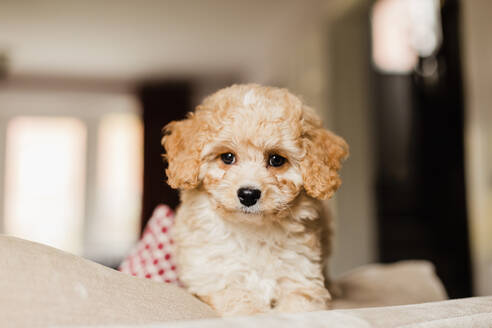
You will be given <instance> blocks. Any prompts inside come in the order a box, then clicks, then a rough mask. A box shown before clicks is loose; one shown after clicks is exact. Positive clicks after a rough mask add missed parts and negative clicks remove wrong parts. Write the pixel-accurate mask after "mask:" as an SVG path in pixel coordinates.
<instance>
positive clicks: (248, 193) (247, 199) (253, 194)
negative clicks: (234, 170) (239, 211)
mask: <svg viewBox="0 0 492 328" xmlns="http://www.w3.org/2000/svg"><path fill="white" fill-rule="evenodd" d="M237 197H238V198H239V201H240V202H241V204H243V205H246V206H252V205H254V204H256V202H257V201H258V199H260V197H261V191H260V190H258V189H252V188H239V190H238V191H237Z"/></svg>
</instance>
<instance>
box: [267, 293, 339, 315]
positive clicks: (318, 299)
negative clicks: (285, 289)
mask: <svg viewBox="0 0 492 328" xmlns="http://www.w3.org/2000/svg"><path fill="white" fill-rule="evenodd" d="M284 295H285V296H283V297H282V298H280V299H279V300H277V301H276V302H275V303H276V304H275V305H274V307H273V311H275V312H288V313H293V312H311V311H322V310H328V309H330V304H331V296H330V294H329V292H328V290H322V291H320V290H312V291H303V292H302V293H297V292H292V293H290V294H284Z"/></svg>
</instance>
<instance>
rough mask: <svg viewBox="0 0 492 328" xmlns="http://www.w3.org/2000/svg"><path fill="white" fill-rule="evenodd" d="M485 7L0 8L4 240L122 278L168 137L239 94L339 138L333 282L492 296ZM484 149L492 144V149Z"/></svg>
mask: <svg viewBox="0 0 492 328" xmlns="http://www.w3.org/2000/svg"><path fill="white" fill-rule="evenodd" d="M491 13H492V2H491V1H489V0H474V1H458V0H441V1H439V0H374V1H369V0H325V1H322V0H304V1H298V0H269V1H264V0H248V1H228V0H202V1H192V0H190V1H170V0H162V1H153V0H145V1H136V0H118V1H116V0H108V1H67V0H44V1H43V0H31V1H18V0H2V1H1V2H0V232H2V233H4V234H8V235H15V236H20V237H22V238H26V239H30V240H35V241H39V242H42V243H46V244H49V245H52V246H55V247H58V248H61V249H64V250H67V251H69V252H73V253H75V254H79V255H82V256H85V257H87V258H89V259H92V260H95V261H97V262H100V263H103V264H105V265H108V266H113V267H115V266H117V265H118V263H119V262H120V261H121V259H122V258H123V257H124V256H125V254H126V253H127V252H128V250H129V249H130V248H131V246H132V245H133V244H134V243H135V242H136V240H138V237H139V234H140V232H141V229H142V227H143V225H144V224H145V222H146V220H148V218H149V217H150V215H151V213H152V210H153V208H154V207H155V206H156V205H157V204H158V203H167V204H170V205H171V206H173V207H175V206H176V205H177V204H178V196H177V194H176V193H175V192H174V191H172V190H171V189H169V188H168V187H167V185H166V184H165V176H164V164H163V163H162V159H161V153H162V151H163V150H162V148H161V146H160V136H161V128H162V126H163V125H164V124H166V123H167V122H169V121H171V120H174V119H179V118H182V117H184V115H185V113H186V112H188V111H191V110H192V109H193V108H194V106H196V105H197V104H198V103H199V102H200V101H201V99H203V97H204V96H205V95H207V94H209V93H211V92H213V91H215V90H217V89H219V88H221V87H224V86H228V85H230V84H233V83H246V82H256V83H262V84H268V85H275V86H280V87H287V88H289V89H290V90H292V91H293V92H294V93H297V94H300V95H302V96H303V98H304V99H305V101H306V102H307V103H308V104H310V105H311V106H313V107H315V108H316V109H317V110H318V112H319V113H320V114H321V115H322V116H323V118H324V120H325V124H326V127H328V128H330V129H332V130H334V131H335V132H336V133H338V134H340V135H341V136H343V137H344V138H345V139H346V140H347V141H348V143H349V145H350V147H351V156H350V158H349V160H348V161H347V162H346V164H345V166H344V168H343V171H342V175H343V186H342V188H341V189H340V191H339V192H338V193H337V196H336V197H335V199H334V200H331V201H330V202H332V205H333V207H334V209H335V211H336V217H337V223H336V226H337V233H336V241H335V255H334V258H333V265H332V268H333V270H334V275H335V276H337V275H339V274H341V273H343V272H345V271H347V270H349V269H352V268H355V267H357V266H360V265H362V264H365V263H370V262H393V261H397V260H402V259H427V260H430V261H432V262H433V263H434V264H435V265H436V269H437V273H438V274H439V276H440V277H441V279H442V280H443V282H444V284H445V286H446V289H447V291H448V293H449V295H450V296H452V297H465V296H471V295H490V294H492V148H491V147H490V146H489V143H491V142H492V129H491V127H492V109H491V108H492V38H491V36H490V34H491V32H492V21H491V20H490V18H489V17H490V14H491ZM491 144H492V143H491Z"/></svg>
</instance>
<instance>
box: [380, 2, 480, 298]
mask: <svg viewBox="0 0 492 328" xmlns="http://www.w3.org/2000/svg"><path fill="white" fill-rule="evenodd" d="M441 15H442V28H443V44H442V47H441V48H440V50H439V51H438V53H437V54H436V55H435V56H433V57H430V58H423V59H421V61H420V67H419V68H418V69H417V71H416V72H415V73H414V74H409V75H388V74H380V73H377V74H375V79H374V82H375V87H374V90H375V98H376V101H375V118H376V123H377V144H378V152H377V158H378V160H377V168H378V174H377V176H378V179H377V188H376V193H377V207H378V232H379V237H380V239H379V249H380V259H381V261H383V262H393V261H397V260H403V259H427V260H430V261H432V262H433V263H434V264H435V266H436V270H437V273H438V275H439V277H440V278H441V279H442V281H443V283H444V285H445V287H446V289H447V292H448V294H449V295H450V296H451V297H467V296H470V295H471V272H470V270H471V264H470V250H469V240H468V219H467V211H466V195H465V176H464V128H463V127H464V119H463V117H464V114H463V113H464V106H463V91H462V77H461V65H460V58H459V53H460V50H459V42H458V41H459V28H458V24H459V20H458V17H459V7H458V1H456V0H449V1H446V2H443V8H442V12H441ZM426 66H427V68H426ZM429 67H431V69H430V70H429ZM432 67H434V68H436V69H435V70H433V69H432Z"/></svg>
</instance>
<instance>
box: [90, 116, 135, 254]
mask: <svg viewBox="0 0 492 328" xmlns="http://www.w3.org/2000/svg"><path fill="white" fill-rule="evenodd" d="M142 177H143V125H142V122H141V120H140V118H139V115H138V114H137V113H111V114H107V115H104V116H103V117H102V118H101V121H100V125H99V133H98V151H97V183H96V185H97V187H96V188H97V189H96V204H95V206H96V208H95V217H94V218H93V220H92V227H91V245H90V248H91V250H90V251H91V253H92V254H88V255H89V256H90V257H92V258H93V259H95V260H101V261H104V260H106V261H107V260H112V259H118V258H121V257H122V256H124V255H125V254H126V253H127V252H128V250H129V249H130V248H131V246H133V244H134V243H135V241H136V240H137V239H138V236H139V231H140V215H141V201H142V179H143V178H142ZM100 254H104V256H105V257H106V258H97V257H99V256H101V255H100Z"/></svg>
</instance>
